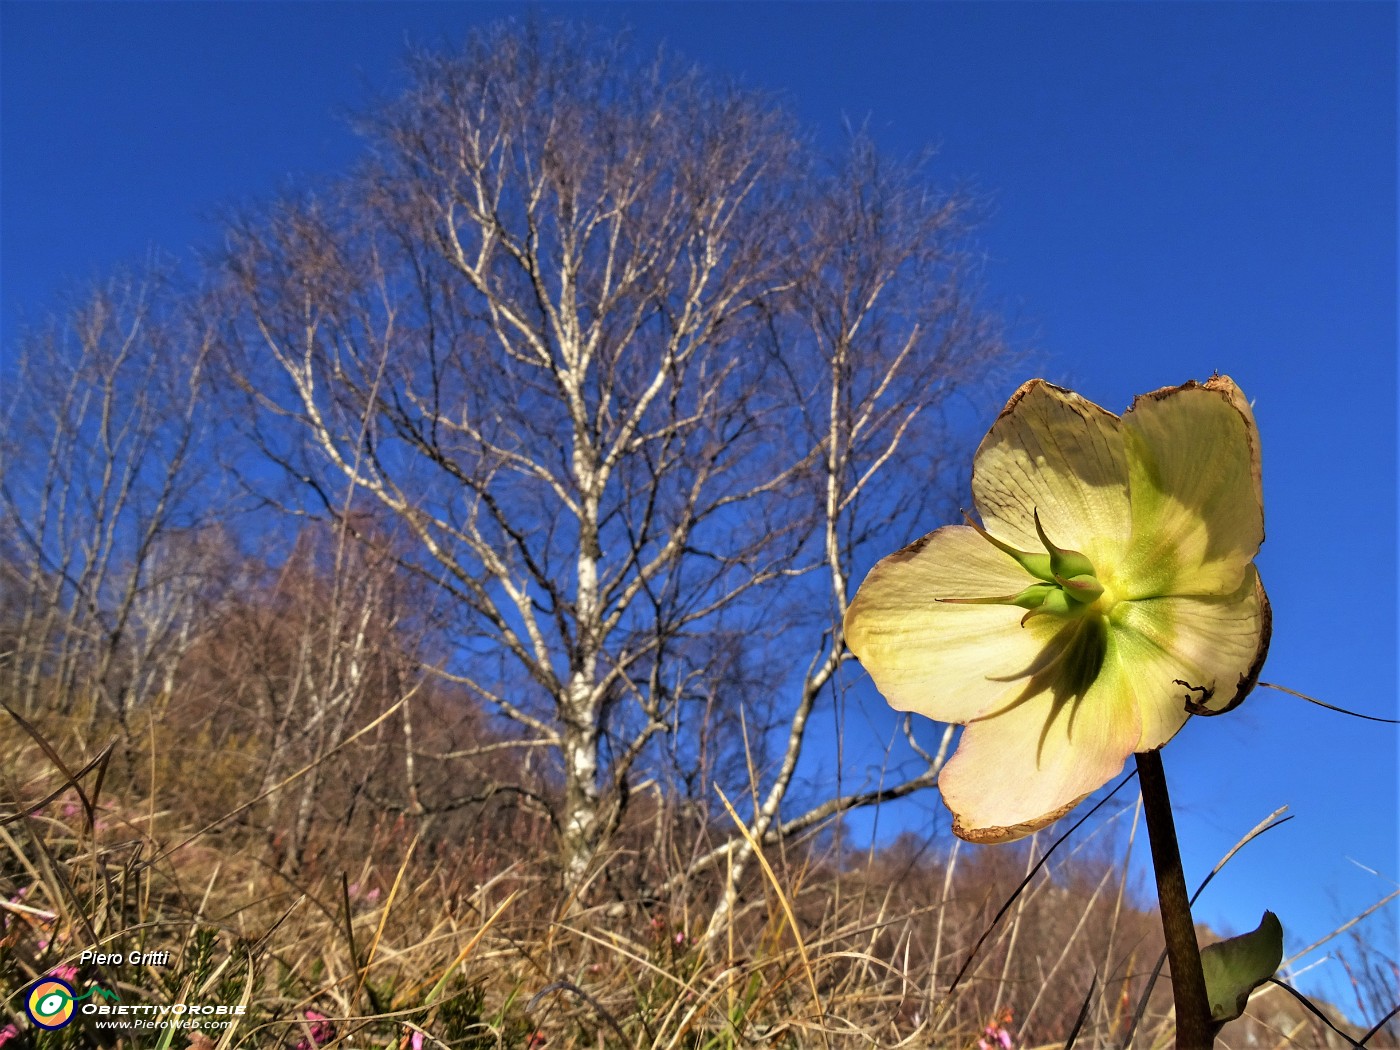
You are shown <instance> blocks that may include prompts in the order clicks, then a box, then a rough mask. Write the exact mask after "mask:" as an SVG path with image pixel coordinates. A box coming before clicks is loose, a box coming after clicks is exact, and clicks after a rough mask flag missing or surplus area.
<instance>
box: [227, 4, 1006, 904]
mask: <svg viewBox="0 0 1400 1050" xmlns="http://www.w3.org/2000/svg"><path fill="white" fill-rule="evenodd" d="M411 74H412V76H411V85H412V86H411V88H410V89H409V90H408V91H407V92H406V93H405V94H404V95H403V96H402V97H401V98H399V99H397V100H396V101H394V102H392V103H390V104H388V105H385V106H383V107H382V108H381V109H379V110H378V111H376V112H375V113H374V114H372V116H371V117H370V118H369V119H367V120H366V122H365V130H366V133H367V136H368V139H369V144H370V153H369V159H368V160H367V162H366V163H365V164H364V166H363V167H362V168H361V169H360V170H359V171H357V172H356V173H354V174H353V175H352V176H349V177H347V178H345V179H344V180H342V181H340V182H339V183H337V184H335V185H334V186H331V187H329V188H328V189H326V190H325V191H324V192H321V193H318V194H316V195H308V196H305V197H302V198H298V199H294V200H285V201H283V202H280V203H279V204H277V205H276V206H273V207H270V208H268V209H265V210H264V211H262V212H259V213H258V214H255V215H250V216H245V217H244V218H242V219H240V220H239V221H238V222H236V223H235V224H234V226H233V227H232V228H231V231H230V234H229V240H228V251H227V258H226V263H227V274H228V284H229V299H228V301H229V305H230V314H229V320H228V324H227V332H228V333H229V338H228V344H229V347H228V348H229V353H228V361H229V368H230V372H229V374H230V376H231V377H232V379H233V384H234V387H235V388H236V389H238V390H240V391H241V392H242V395H243V396H244V397H246V398H247V399H248V402H249V404H250V405H251V406H252V408H253V411H252V413H250V418H251V419H252V420H253V423H252V427H253V430H254V432H255V433H256V436H257V438H258V441H259V443H260V447H261V448H262V449H263V450H264V452H265V453H266V454H268V455H269V456H271V457H272V458H273V459H274V460H275V461H276V462H278V463H279V464H281V466H282V467H284V468H285V470H286V472H287V474H288V475H289V476H290V477H292V478H294V479H295V480H296V482H297V484H298V485H300V486H302V489H303V491H304V492H305V493H306V494H308V495H309V496H310V497H311V500H310V503H309V504H308V506H310V507H313V508H314V509H315V510H316V511H318V512H320V513H326V514H330V515H333V516H336V517H340V518H344V517H346V516H348V515H351V514H354V513H358V512H369V513H373V514H374V515H375V516H376V517H377V518H378V519H379V520H381V521H389V522H392V523H393V527H394V528H395V530H396V531H397V535H398V539H397V540H396V543H397V545H398V549H399V551H400V552H402V553H401V554H400V555H399V557H400V561H401V564H402V566H403V568H404V569H405V570H406V571H409V572H412V573H415V574H418V575H419V576H420V577H421V578H422V579H424V580H426V581H431V583H432V585H433V587H434V588H435V589H436V592H437V593H438V595H439V597H440V598H441V599H442V606H443V607H444V608H447V609H449V610H450V611H451V613H452V615H453V617H454V619H453V624H454V629H455V642H454V645H455V650H454V653H453V655H452V656H451V658H450V659H449V660H447V661H446V662H445V663H444V665H443V666H441V667H439V668H437V671H438V673H439V674H441V675H443V676H446V677H449V678H451V679H453V680H455V681H456V682H458V683H461V684H463V685H465V686H466V687H467V688H468V689H469V690H470V692H471V694H472V695H474V696H476V697H477V698H479V700H480V701H481V702H482V703H484V704H486V705H488V706H489V707H490V708H491V709H492V710H494V711H495V712H497V713H498V714H499V716H500V717H501V718H502V719H503V720H504V721H505V722H506V723H509V724H511V725H513V727H514V728H513V733H514V734H515V738H516V739H518V740H519V741H520V744H521V747H522V753H524V751H525V750H529V749H535V750H543V751H544V752H547V753H549V754H550V755H552V756H553V759H552V762H553V765H552V767H551V768H552V769H553V771H554V772H553V774H552V776H553V778H554V781H553V782H554V783H555V784H556V785H557V787H558V790H557V793H556V796H555V797H554V798H552V799H550V800H549V804H550V807H551V809H550V812H551V819H552V821H553V822H554V824H555V826H556V828H557V831H558V835H559V840H560V846H561V863H562V868H563V871H564V874H565V882H566V885H567V886H568V887H570V888H571V889H579V888H581V887H582V886H583V885H584V884H585V883H586V880H587V879H588V877H589V873H590V866H591V865H592V864H593V862H594V859H595V858H596V856H597V854H598V851H599V850H600V849H601V848H602V847H603V846H604V845H605V844H606V843H607V841H608V839H609V835H610V834H611V832H612V831H613V830H614V829H615V827H616V825H617V822H618V820H619V818H620V815H621V813H622V810H623V807H624V806H625V804H626V801H627V799H628V795H629V791H630V790H631V789H632V787H633V786H634V785H635V783H636V781H637V779H638V778H639V777H642V776H643V775H645V776H647V777H663V778H670V779H671V780H673V781H675V782H677V783H679V782H682V781H686V782H689V783H691V784H693V785H694V788H695V790H696V792H697V793H698V794H699V795H700V796H701V797H703V798H704V799H707V800H709V801H710V802H713V801H714V795H713V794H712V789H713V786H714V784H715V783H716V782H718V781H719V780H720V779H721V778H722V775H721V772H720V766H721V763H722V759H723V755H724V753H725V752H724V748H723V747H722V745H721V742H720V741H718V740H717V732H718V729H719V727H721V726H723V725H728V726H731V727H733V728H734V734H733V735H732V736H731V737H730V738H729V739H730V741H731V744H732V746H731V747H730V749H729V751H728V754H729V755H730V756H731V757H732V756H733V755H734V754H736V753H747V754H748V756H749V765H750V769H749V770H748V771H747V772H748V773H751V774H752V776H753V778H754V781H755V782H754V783H752V784H749V785H739V788H740V790H743V791H744V792H746V793H747V794H748V796H749V797H750V798H751V800H752V802H751V804H748V805H746V806H745V807H744V808H745V812H746V814H747V815H746V816H745V817H744V819H745V820H746V821H747V822H748V824H749V828H748V831H749V836H750V838H751V839H752V840H753V841H757V842H761V841H764V840H771V839H773V838H774V837H775V836H776V835H778V834H779V833H780V832H782V831H784V830H787V831H792V830H798V829H801V828H805V827H810V826H812V825H814V824H815V823H817V822H818V821H819V820H821V819H824V818H825V817H828V816H830V815H831V814H833V813H837V812H840V811H841V810H842V809H844V808H847V807H849V806H851V805H857V804H864V803H868V802H872V801H877V800H880V799H882V798H888V797H893V796H897V795H899V794H902V793H906V792H908V791H912V790H915V789H917V788H919V787H923V786H927V785H928V784H931V783H932V782H933V779H934V778H935V777H936V773H937V766H938V762H939V759H938V757H937V756H929V763H928V767H927V768H923V769H920V770H918V771H916V772H915V773H914V774H913V775H911V776H909V777H907V778H906V779H903V780H900V781H898V782H897V783H886V784H882V785H877V786H872V787H870V788H869V789H868V790H863V791H857V792H855V793H850V794H847V795H845V796H842V797H841V798H837V799H833V800H830V801H828V802H827V803H826V804H825V805H823V806H821V807H819V809H817V810H814V811H811V812H808V813H802V814H793V813H787V812H785V811H784V809H783V803H784V800H785V799H786V798H787V797H788V795H789V791H790V788H791V787H792V785H793V780H794V775H795V772H796V769H797V763H798V757H799V754H800V752H801V748H802V745H803V741H804V737H805V734H806V731H807V726H808V724H809V719H810V717H811V715H812V712H813V710H814V707H815V706H816V705H817V704H818V703H819V702H820V701H821V700H822V699H823V698H830V697H832V696H833V695H834V691H835V688H836V684H837V671H838V669H839V668H840V667H841V666H842V664H843V662H844V661H845V659H846V653H845V650H844V646H843V642H842V637H841V630H840V624H841V617H842V614H843V613H844V610H845V601H846V593H847V590H848V585H849V584H850V583H851V581H850V573H851V571H852V564H853V559H854V558H855V557H856V556H857V551H858V550H859V548H860V547H861V545H862V543H863V542H864V541H865V540H866V539H867V538H868V537H869V536H870V535H871V534H872V532H874V531H876V530H879V529H881V528H883V527H886V526H889V525H891V524H892V523H897V522H899V521H900V520H901V517H900V516H901V515H904V514H906V512H907V511H908V509H909V507H910V506H911V505H912V504H913V503H917V502H918V500H919V499H921V498H922V497H923V496H925V495H926V494H927V493H928V492H929V491H931V490H932V489H933V488H934V487H935V486H936V484H937V478H938V476H939V470H938V460H939V446H938V440H937V439H938V436H939V434H940V421H941V419H942V416H941V415H940V408H941V406H942V405H943V404H944V403H945V401H946V399H947V398H948V397H949V395H950V394H951V393H952V392H953V391H955V390H957V389H959V388H960V387H962V386H965V385H967V384H969V383H973V382H975V381H976V380H978V379H979V378H981V377H982V376H984V375H985V373H986V370H987V369H988V368H989V367H990V366H992V365H993V364H995V363H996V361H997V360H998V358H999V357H1000V355H1001V353H1002V348H1001V344H1000V343H999V341H998V339H997V337H996V334H995V331H994V329H993V327H992V326H991V325H990V324H989V323H988V322H987V321H986V319H985V318H984V317H983V316H982V315H981V314H979V312H978V310H977V309H976V307H975V305H974V303H973V302H972V301H971V298H970V296H969V289H970V287H971V285H970V278H969V271H968V267H967V265H966V264H967V260H966V256H965V254H964V251H963V249H964V246H965V245H964V235H965V232H966V220H967V218H968V201H967V200H965V199H964V198H963V197H961V196H958V195H955V194H952V195H950V194H944V193H940V192H937V191H936V190H934V189H933V188H931V187H930V185H929V184H928V182H927V180H926V179H925V177H924V175H923V173H922V169H921V168H920V167H919V166H918V165H908V164H902V163H897V162H891V161H889V160H887V159H886V158H884V157H882V156H881V155H880V154H879V152H878V151H877V150H876V149H875V148H874V146H873V145H872V144H871V142H870V141H869V140H868V138H867V137H865V136H864V135H861V134H852V135H850V136H849V141H848V143H847V146H846V148H845V150H844V152H842V153H841V154H840V155H839V156H837V157H835V158H827V157H823V156H821V155H820V154H819V153H818V152H817V151H816V150H815V149H814V148H813V147H812V146H810V145H809V144H808V143H807V142H806V141H804V139H803V138H802V137H801V136H800V135H799V133H798V130H797V129H796V128H795V127H794V125H793V123H792V121H791V120H790V119H789V118H788V117H787V116H786V115H785V114H784V113H783V112H782V110H781V108H780V107H778V106H777V105H776V104H775V103H774V101H773V100H771V99H769V98H767V97H765V96H763V95H760V94H757V93H755V92H752V91H748V90H744V89H741V88H738V87H734V86H730V85H725V84H721V83H717V82H715V81H714V80H712V79H708V78H706V77H705V76H704V75H702V74H700V73H698V72H696V71H694V70H691V69H687V68H684V67H683V66H681V65H679V64H677V63H676V62H675V61H673V60H671V59H670V58H668V57H665V56H662V57H659V58H657V59H655V60H654V61H650V62H639V61H637V60H636V59H635V58H634V57H633V56H632V55H631V54H630V53H629V51H628V49H627V47H626V45H625V43H624V42H622V41H618V40H613V39H603V38H598V37H594V36H590V35H589V34H587V33H581V32H579V31H576V30H571V29H569V28H568V27H541V26H532V27H529V28H526V29H523V30H522V29H518V28H512V27H506V28H501V29H497V30H496V31H494V32H490V33H487V34H484V35H481V36H478V37H477V38H475V39H474V40H473V41H472V42H470V43H469V45H468V46H467V47H466V49H465V50H464V51H462V52H460V53H455V54H447V55H443V54H420V55H417V56H416V57H415V58H414V59H413V60H412V64H411ZM904 525H905V526H906V527H907V526H908V521H907V519H905V520H904ZM741 732H747V733H748V734H749V736H750V739H749V740H748V741H742V740H741V739H740V736H739V734H740V733H741ZM736 741H737V743H735V742H736ZM745 744H746V745H747V751H746V752H745V751H744V750H743V748H744V745H745ZM532 753H535V751H532ZM525 764H526V763H524V761H523V760H522V763H521V765H522V769H523V767H524V766H525ZM502 786H503V788H506V789H509V788H510V787H511V785H502ZM517 786H518V787H520V788H521V790H524V789H525V785H524V780H523V774H522V782H521V784H520V785H517ZM734 789H735V788H734V785H733V784H732V783H731V785H730V790H731V791H733V790H734ZM718 812H722V810H718ZM784 822H786V823H784ZM748 849H749V844H748V843H747V842H745V841H744V840H743V839H736V841H735V842H730V843H726V844H724V845H723V846H722V847H721V848H720V849H718V850H714V851H711V852H710V853H704V852H703V851H698V852H697V854H696V856H695V858H694V861H693V864H692V866H691V867H692V870H695V869H698V868H701V867H705V866H708V865H711V864H713V863H714V862H715V861H716V860H718V859H721V858H722V857H725V856H728V855H729V854H731V853H733V854H734V856H733V858H732V859H733V860H734V861H735V864H736V865H737V868H739V869H742V866H743V863H744V861H745V860H746V859H747V854H748Z"/></svg>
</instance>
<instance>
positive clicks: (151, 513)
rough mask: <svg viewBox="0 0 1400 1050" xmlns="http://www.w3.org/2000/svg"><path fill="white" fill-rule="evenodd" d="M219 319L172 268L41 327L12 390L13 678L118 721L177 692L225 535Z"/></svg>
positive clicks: (49, 698)
mask: <svg viewBox="0 0 1400 1050" xmlns="http://www.w3.org/2000/svg"><path fill="white" fill-rule="evenodd" d="M210 338H211V337H210V331H209V327H208V324H207V323H205V320H204V319H202V318H201V317H200V315H199V313H198V311H197V310H196V309H194V308H193V304H192V303H190V302H187V301H185V300H184V299H183V298H182V293H180V292H177V291H176V290H175V288H174V287H173V286H172V284H171V283H170V282H169V281H168V280H167V279H166V275H164V274H163V273H162V272H161V271H160V270H159V269H158V268H152V269H151V270H150V271H149V272H148V273H147V274H146V275H145V276H144V277H140V278H136V277H130V276H128V277H117V278H114V279H112V280H110V281H109V282H107V283H105V284H103V285H101V286H100V287H98V288H96V289H95V290H94V291H93V292H92V294H90V295H88V296H86V297H85V298H83V299H81V301H78V302H76V303H75V304H74V305H73V306H72V307H71V308H70V309H69V310H68V311H67V313H66V314H64V315H62V316H61V317H59V318H57V319H55V320H53V321H51V322H50V323H48V324H46V325H44V326H41V327H39V328H36V329H34V330H31V331H28V332H26V333H24V334H23V335H22V336H21V337H20V339H19V341H18V345H17V347H16V352H15V353H14V355H13V357H12V359H11V363H12V368H11V369H10V370H9V374H8V375H7V376H6V377H5V385H6V387H7V393H6V396H5V397H4V398H3V399H2V400H0V603H3V608H4V615H3V617H0V688H3V690H4V693H5V697H6V702H8V703H11V704H16V705H18V707H19V708H20V709H21V710H23V711H27V712H29V713H31V714H32V713H34V712H35V711H37V710H39V709H40V708H56V709H63V710H68V709H70V708H71V707H72V706H73V705H74V704H84V705H86V708H87V710H88V711H89V712H91V713H96V712H98V711H102V712H105V714H106V715H107V716H109V717H115V719H116V720H117V721H118V722H123V723H124V720H125V717H126V714H127V712H128V711H129V710H130V709H131V707H132V706H133V705H135V704H139V703H141V702H143V701H148V700H152V699H155V698H157V697H159V696H162V695H168V694H169V692H170V689H171V682H172V677H173V675H174V674H175V669H176V667H177V665H178V663H179V660H180V657H181V655H182V654H183V653H184V652H185V651H186V650H187V649H188V648H189V646H190V644H191V642H192V641H193V634H194V632H196V631H197V630H198V629H199V628H200V625H201V624H202V623H204V622H205V617H204V616H203V611H204V605H205V603H206V599H207V598H208V597H209V594H210V590H211V587H213V586H214V584H215V580H216V577H217V575H218V573H217V566H216V563H215V559H214V554H213V550H212V547H211V543H212V535H211V534H209V533H207V532H206V531H205V526H207V525H209V524H210V522H211V515H210V514H209V509H210V493H211V491H213V490H214V489H215V488H216V487H217V485H216V482H214V480H213V479H212V478H211V471H210V467H209V460H208V457H207V455H206V454H205V453H206V451H207V439H208V436H209V428H208V426H207V419H206V418H205V417H204V416H203V414H202V413H201V411H200V406H201V404H202V400H201V388H202V384H203V381H204V376H205V370H206V369H205V366H206V363H207V361H208V356H209V347H210Z"/></svg>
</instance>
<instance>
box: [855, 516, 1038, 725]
mask: <svg viewBox="0 0 1400 1050" xmlns="http://www.w3.org/2000/svg"><path fill="white" fill-rule="evenodd" d="M1038 582H1039V581H1038V580H1036V579H1034V578H1033V577H1031V576H1030V575H1029V574H1028V573H1026V571H1025V570H1024V569H1022V568H1021V567H1020V566H1019V565H1017V564H1016V562H1015V561H1014V560H1012V559H1011V558H1010V557H1009V556H1008V555H1006V554H1003V553H1002V552H1001V551H999V550H997V549H996V548H995V547H993V546H992V545H991V544H990V543H988V542H987V541H986V540H984V539H983V538H982V537H981V536H979V535H978V534H977V532H976V531H975V530H973V529H970V528H968V527H967V526H965V525H950V526H947V527H945V528H941V529H939V530H938V531H936V532H933V533H930V534H929V535H927V536H925V537H924V538H923V539H921V540H919V541H917V542H915V543H912V544H910V545H909V546H908V547H906V548H904V549H903V550H901V551H898V552H896V553H894V554H891V555H890V556H889V557H888V558H885V559H883V560H882V561H880V563H879V564H877V565H876V566H875V568H873V569H872V570H871V571H870V575H869V576H867V577H866V579H865V582H864V583H862V584H861V586H860V590H859V591H858V592H857V593H856V596H855V599H854V600H853V601H852V602H851V605H850V608H849V610H848V611H847V613H846V627H845V633H846V644H847V645H848V646H850V648H851V651H852V652H853V653H855V654H856V656H857V657H858V658H859V660H860V662H861V665H862V666H863V667H864V668H865V669H866V670H867V671H868V672H870V676H871V678H873V679H874V680H875V685H876V687H877V688H878V689H879V690H880V692H881V693H882V694H884V697H885V699H886V700H888V701H889V703H890V706H892V707H894V708H896V709H897V710H900V711H917V712H918V713H919V714H922V715H926V716H928V717H929V718H932V719H934V720H936V721H939V722H966V721H967V720H968V719H971V718H975V717H976V716H977V715H979V714H981V713H982V712H983V711H985V710H988V709H989V708H991V707H992V706H993V705H994V704H996V703H998V702H999V701H1001V700H1003V699H1004V698H1006V697H1008V696H1014V695H1015V694H1016V692H1017V691H1018V690H1019V688H1020V687H1019V686H1017V685H1016V684H1014V683H1008V682H1005V681H1000V682H998V681H993V680H992V679H994V678H997V677H999V676H1001V677H1005V676H1011V675H1016V674H1018V673H1020V672H1021V671H1022V670H1023V669H1024V668H1025V667H1027V666H1028V665H1030V664H1031V663H1032V662H1033V661H1034V660H1035V659H1036V657H1037V656H1038V655H1039V654H1040V653H1041V651H1042V650H1043V649H1044V648H1045V646H1046V645H1047V644H1049V643H1050V642H1051V640H1052V639H1053V638H1054V636H1055V634H1056V633H1057V631H1058V630H1059V629H1060V626H1061V625H1060V624H1059V622H1058V621H1056V618H1055V617H1053V616H1039V617H1033V618H1032V619H1031V620H1030V621H1029V622H1028V623H1027V624H1026V625H1025V626H1024V627H1022V626H1021V617H1022V616H1023V615H1024V613H1025V610H1023V609H1019V608H1016V607H1013V606H1007V605H960V604H950V603H947V602H940V601H938V600H937V599H939V598H990V597H998V596H1003V595H1009V594H1017V593H1019V592H1020V591H1022V590H1024V589H1025V588H1026V587H1029V586H1030V585H1032V584H1034V583H1038ZM1052 621H1055V622H1052Z"/></svg>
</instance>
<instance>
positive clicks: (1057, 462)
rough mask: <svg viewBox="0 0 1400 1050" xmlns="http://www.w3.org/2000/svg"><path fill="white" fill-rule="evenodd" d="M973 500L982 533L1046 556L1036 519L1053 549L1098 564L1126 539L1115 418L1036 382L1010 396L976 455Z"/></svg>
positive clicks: (1124, 474)
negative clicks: (1036, 515) (1037, 514)
mask: <svg viewBox="0 0 1400 1050" xmlns="http://www.w3.org/2000/svg"><path fill="white" fill-rule="evenodd" d="M972 497H973V500H974V502H975V503H976V505H977V509H978V511H979V512H980V513H981V515H982V518H983V522H984V524H985V525H986V527H987V531H989V532H990V533H992V535H994V536H996V537H997V539H1000V540H1003V541H1005V542H1007V543H1010V544H1011V545H1012V546H1015V547H1017V548H1019V549H1021V550H1027V551H1043V550H1044V546H1043V545H1042V544H1041V542H1040V539H1039V537H1038V536H1037V535H1036V530H1035V522H1034V520H1033V516H1034V513H1035V512H1036V511H1039V512H1040V521H1041V524H1043V525H1044V526H1045V531H1046V533H1047V534H1048V535H1049V537H1050V539H1052V540H1053V541H1054V542H1055V543H1056V545H1058V546H1060V547H1064V548H1068V549H1071V550H1077V551H1079V552H1080V553H1082V554H1084V555H1086V556H1087V557H1088V558H1089V560H1090V561H1091V562H1093V563H1094V564H1095V565H1096V566H1097V565H1100V564H1103V563H1106V562H1112V561H1114V560H1116V559H1117V558H1118V557H1120V556H1121V553H1122V550H1123V547H1124V545H1125V544H1126V543H1127V541H1128V535H1129V532H1130V528H1131V513H1130V509H1129V505H1128V465H1127V459H1126V456H1125V452H1124V444H1123V435H1122V432H1121V426H1120V423H1119V420H1118V417H1117V416H1115V415H1113V413H1111V412H1107V411H1105V410H1104V409H1102V408H1100V407H1099V406H1098V405H1096V404H1094V403H1093V402H1092V401H1087V400H1085V399H1084V398H1082V397H1080V396H1079V395H1078V394H1076V393H1073V392H1072V391H1069V390H1062V389H1061V388H1060V387H1057V386H1052V385H1051V384H1049V383H1047V382H1045V381H1044V380H1043V379H1033V380H1031V381H1030V382H1029V383H1026V384H1025V385H1024V386H1022V387H1021V389H1019V390H1017V391H1016V393H1015V394H1013V395H1012V397H1011V400H1010V401H1008V402H1007V403H1006V408H1004V409H1003V410H1002V413H1001V415H1000V416H998V417H997V421H996V422H995V423H994V424H993V425H992V429H991V431H990V432H989V433H988V434H987V436H986V438H984V439H983V441H982V444H981V445H980V446H979V447H978V449H977V455H976V458H975V459H974V460H973V468H972Z"/></svg>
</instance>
